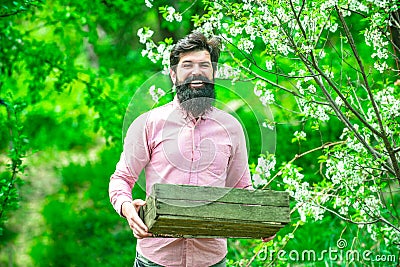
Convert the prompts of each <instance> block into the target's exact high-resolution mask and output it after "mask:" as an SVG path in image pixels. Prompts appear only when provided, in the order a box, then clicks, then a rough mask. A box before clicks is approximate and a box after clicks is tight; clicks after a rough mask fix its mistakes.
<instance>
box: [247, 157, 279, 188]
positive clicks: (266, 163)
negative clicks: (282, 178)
mask: <svg viewBox="0 0 400 267" xmlns="http://www.w3.org/2000/svg"><path fill="white" fill-rule="evenodd" d="M275 165H276V158H275V155H273V154H268V155H267V156H265V155H261V156H260V157H259V158H258V161H257V166H256V168H255V171H254V174H253V175H252V181H253V184H254V186H255V187H258V186H260V185H263V184H266V183H267V182H268V179H269V178H270V177H271V175H272V173H271V172H272V171H274V170H275Z"/></svg>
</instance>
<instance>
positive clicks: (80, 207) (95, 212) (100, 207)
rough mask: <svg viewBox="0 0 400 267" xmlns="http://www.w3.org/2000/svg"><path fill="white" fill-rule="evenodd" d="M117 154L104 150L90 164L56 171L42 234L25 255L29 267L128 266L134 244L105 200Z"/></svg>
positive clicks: (127, 228) (124, 226)
mask: <svg viewBox="0 0 400 267" xmlns="http://www.w3.org/2000/svg"><path fill="white" fill-rule="evenodd" d="M118 155H119V150H118V149H115V148H110V149H108V150H105V151H103V152H102V153H101V155H100V159H99V161H98V162H95V163H90V162H88V163H86V164H74V163H71V164H70V165H68V166H66V167H64V168H63V169H62V170H61V175H62V187H61V189H60V191H58V192H55V193H54V194H52V195H49V196H47V200H46V204H45V206H44V208H43V213H42V214H43V217H44V219H45V222H46V228H45V229H44V232H43V234H42V235H40V236H38V237H36V240H35V245H34V246H33V247H32V250H31V253H30V254H31V257H32V260H33V262H34V265H35V266H99V265H104V266H129V265H131V264H133V259H134V251H135V240H134V238H133V235H132V233H131V231H130V230H129V227H128V226H127V224H126V221H125V220H124V219H123V218H120V217H118V216H117V215H116V214H115V211H114V209H113V208H112V206H111V204H110V202H109V199H108V194H107V192H108V190H107V189H108V181H109V176H110V173H112V172H113V170H114V168H115V159H116V158H118Z"/></svg>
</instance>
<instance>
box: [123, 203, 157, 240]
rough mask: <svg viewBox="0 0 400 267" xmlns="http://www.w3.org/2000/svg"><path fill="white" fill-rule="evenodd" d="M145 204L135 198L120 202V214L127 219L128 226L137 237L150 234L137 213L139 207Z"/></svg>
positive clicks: (140, 237)
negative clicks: (130, 200)
mask: <svg viewBox="0 0 400 267" xmlns="http://www.w3.org/2000/svg"><path fill="white" fill-rule="evenodd" d="M144 205H146V202H145V201H143V200H141V199H135V200H133V201H132V202H124V203H123V204H122V214H123V215H124V216H125V218H126V220H127V221H128V224H129V227H130V228H131V229H132V230H133V235H134V236H135V237H136V238H137V239H142V238H145V237H149V236H152V234H151V233H149V232H148V231H149V229H148V228H147V226H146V225H145V224H144V222H143V221H142V219H140V217H139V215H138V211H139V208H140V207H141V206H144Z"/></svg>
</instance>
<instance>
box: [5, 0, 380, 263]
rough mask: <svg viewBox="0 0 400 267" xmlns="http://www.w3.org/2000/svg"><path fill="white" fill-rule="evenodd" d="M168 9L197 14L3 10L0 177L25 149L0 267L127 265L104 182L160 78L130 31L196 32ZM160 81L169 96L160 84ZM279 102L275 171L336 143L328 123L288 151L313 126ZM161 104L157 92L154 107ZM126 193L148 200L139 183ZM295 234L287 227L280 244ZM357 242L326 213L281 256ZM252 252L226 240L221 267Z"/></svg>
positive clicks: (54, 7) (336, 130)
mask: <svg viewBox="0 0 400 267" xmlns="http://www.w3.org/2000/svg"><path fill="white" fill-rule="evenodd" d="M166 4H169V5H171V4H173V5H174V6H175V7H176V8H177V9H178V8H179V10H186V14H185V17H190V16H191V15H195V14H199V15H201V14H202V13H203V12H204V6H202V4H201V2H197V3H196V5H192V2H191V1H183V0H181V1H175V2H173V1H157V3H154V5H155V7H153V8H152V9H149V8H147V7H146V6H145V5H144V2H143V1H140V0H131V1H124V0H113V1H109V0H92V1H81V0H79V1H78V0H70V1H51V0H50V1H46V2H44V1H0V10H1V11H0V15H1V17H0V29H1V30H0V78H1V79H0V98H1V99H2V100H3V101H4V102H6V103H7V105H8V106H12V107H13V109H12V110H13V111H14V113H12V114H11V113H10V112H9V111H7V108H6V106H5V105H2V106H1V107H0V108H1V109H0V126H1V127H0V140H1V142H0V149H1V151H2V153H1V156H0V171H1V173H2V175H3V176H4V177H5V176H7V175H8V174H7V173H9V171H8V170H7V169H6V165H7V164H9V163H10V157H7V154H8V151H9V150H10V147H13V145H15V144H14V143H15V142H17V141H18V140H19V141H21V140H22V141H23V142H25V145H26V147H27V148H26V149H25V152H26V153H24V154H26V155H20V157H21V158H23V165H24V166H25V169H24V172H23V173H22V174H21V176H20V178H21V179H20V181H19V183H18V185H17V188H18V191H19V195H17V196H16V199H18V200H19V204H18V205H19V207H18V206H17V204H15V206H14V207H11V208H10V207H9V209H8V210H7V214H6V216H7V220H6V221H2V222H1V224H2V225H1V226H2V227H3V228H4V229H3V233H2V235H1V236H0V266H132V265H133V260H134V255H135V244H136V241H135V238H134V237H133V235H132V233H131V230H130V229H129V227H128V225H127V223H126V222H125V220H124V219H122V218H120V217H119V216H118V215H117V214H116V213H115V211H114V210H113V208H112V206H111V204H110V203H109V199H108V192H107V190H108V181H109V177H110V175H111V174H112V173H113V171H114V168H115V164H116V163H117V161H118V160H119V155H120V153H121V148H122V136H123V129H124V117H125V115H126V114H128V115H129V116H132V117H129V118H125V120H126V119H127V120H131V119H132V118H133V117H134V116H135V114H136V113H138V112H139V111H145V110H148V109H149V108H151V107H152V105H153V104H152V102H151V101H150V100H151V97H150V96H149V95H148V96H147V97H148V99H142V98H139V95H138V94H137V93H138V92H139V89H140V88H142V89H143V90H144V91H141V92H147V91H146V90H148V87H146V86H147V84H150V83H151V82H149V81H148V79H149V78H151V77H153V75H154V74H156V73H159V72H160V71H161V70H162V68H161V66H160V65H157V64H153V63H152V62H151V61H150V60H148V59H147V58H145V57H142V56H141V49H142V48H143V45H141V44H139V40H138V37H137V35H136V33H137V31H138V29H139V28H141V27H143V26H144V25H146V26H151V27H152V29H153V30H154V31H155V34H154V38H155V40H159V41H160V40H164V39H165V38H169V37H172V38H173V39H174V40H178V39H179V38H181V37H183V36H184V35H186V34H187V33H189V32H190V31H191V30H192V27H193V25H192V24H191V22H190V20H183V21H182V23H175V24H173V23H166V22H165V21H164V20H163V19H162V17H161V16H160V15H159V14H158V12H157V10H158V7H161V6H164V5H166ZM152 79H153V80H155V81H159V80H158V78H157V77H155V78H154V77H153V78H152ZM153 80H151V81H153ZM160 83H162V85H160V86H164V89H165V90H168V88H165V87H168V83H166V82H165V81H164V82H160ZM146 88H147V89H146ZM228 88H229V86H228V85H226V87H224V86H221V87H220V88H218V91H217V96H218V100H220V101H221V102H222V103H228V102H232V101H233V100H235V98H238V97H237V96H235V95H234V94H232V92H231V90H228ZM240 88H242V89H243V90H248V93H246V92H244V93H243V95H246V94H248V95H252V94H253V92H252V88H250V87H246V86H241V87H240ZM246 88H247V89H246ZM139 93H140V92H139ZM135 94H137V95H135ZM132 97H136V99H135V98H133V99H132ZM278 97H279V98H280V101H281V102H284V103H285V107H286V108H285V109H281V108H279V107H273V108H272V110H271V112H272V115H273V119H274V121H275V122H276V128H275V130H276V135H273V139H274V138H276V144H278V146H276V148H275V146H274V144H271V146H269V149H271V150H276V155H277V161H278V162H285V161H289V160H291V159H292V158H293V155H295V154H296V153H299V152H301V151H306V150H307V148H313V147H317V146H319V145H321V144H322V143H323V142H324V141H328V140H329V141H334V140H337V139H338V137H339V136H340V134H341V132H342V128H341V124H339V123H338V122H337V121H335V120H333V119H332V120H330V121H329V122H327V123H326V124H324V125H321V128H320V132H315V136H307V139H308V141H307V142H306V143H302V144H301V145H300V144H299V143H297V142H292V141H291V140H292V138H293V132H294V131H296V130H299V131H300V130H305V131H306V130H307V128H310V127H312V125H308V124H305V123H302V122H300V121H297V120H296V118H295V117H293V114H292V112H291V111H290V110H296V106H297V104H296V102H295V100H294V98H293V97H292V96H290V95H287V94H285V93H284V92H282V93H281V94H280V95H279V96H278ZM138 99H139V100H138ZM170 99H171V95H166V96H165V97H164V99H162V101H161V102H160V104H162V103H164V102H165V101H169V100H170ZM249 101H252V100H251V99H250V100H249ZM130 103H131V104H130ZM128 107H129V109H128V110H127V108H128ZM260 107H261V106H260ZM9 110H10V109H9ZM130 112H133V114H131V113H130ZM235 112H236V114H237V115H238V116H239V117H240V119H241V121H242V122H243V124H244V126H245V129H246V131H247V132H248V133H251V134H249V135H248V138H249V140H248V141H249V145H250V157H249V164H250V165H253V167H254V164H256V163H257V157H258V155H259V154H260V153H262V152H264V151H260V148H259V147H260V138H261V136H260V131H259V128H258V124H257V123H254V122H255V118H254V114H253V112H252V111H251V110H250V109H249V108H248V107H247V106H238V107H237V108H236V109H235ZM267 112H270V111H267ZM139 113H140V112H139ZM14 126H18V128H17V129H16V128H15V127H14ZM321 133H322V134H321ZM16 135H18V138H19V139H18V140H17V141H16V140H15V136H16ZM271 152H275V151H271ZM316 154H317V153H314V154H311V155H309V156H305V157H303V158H301V159H299V161H298V162H297V164H298V165H299V166H304V167H306V168H305V169H304V172H303V173H304V174H305V175H306V177H308V179H309V181H310V183H311V182H312V181H313V179H319V178H318V177H319V176H318V175H317V174H318V172H319V168H320V166H319V165H315V163H313V162H315V161H313V159H315V158H316V157H317V156H318V155H316ZM133 194H134V195H135V197H138V198H144V197H145V196H144V193H143V191H142V190H141V187H140V186H136V187H135V189H134V191H133ZM4 211H6V210H4ZM294 216H295V215H294ZM294 221H295V220H294ZM294 228H295V226H292V225H288V226H287V227H286V228H285V229H284V230H282V231H281V232H280V233H279V235H278V237H277V240H281V239H282V237H283V236H285V234H286V233H290V232H291V231H292V230H293V229H294ZM343 229H346V231H343ZM362 235H366V234H365V232H361V231H359V229H358V227H356V226H353V225H345V223H344V222H342V221H339V220H338V219H337V218H334V217H331V216H330V215H327V216H325V217H324V219H323V220H322V221H319V222H318V223H308V224H306V225H303V226H300V227H299V229H298V230H297V232H296V235H295V237H294V238H293V239H291V240H290V242H288V244H287V246H286V248H285V249H286V250H288V251H289V250H291V249H297V250H299V251H302V250H305V249H315V250H317V251H318V250H320V251H321V250H323V249H328V248H329V247H333V246H336V243H335V242H336V240H338V239H339V238H340V237H342V238H344V239H346V240H348V242H349V243H350V242H351V240H352V238H353V237H354V236H357V237H359V240H363V242H362V243H360V244H358V246H359V247H365V248H371V247H374V246H375V244H374V243H373V242H370V243H368V240H369V239H368V236H364V237H363V236H362ZM260 244H261V241H260V240H239V239H237V240H236V239H230V240H229V254H228V259H229V262H230V264H231V265H236V266H239V265H240V261H241V260H243V259H247V260H249V259H250V258H252V257H253V256H254V255H255V254H254V253H255V251H256V250H257V248H258V247H259V246H260ZM382 251H383V252H384V250H382ZM332 264H333V265H332ZM305 265H307V264H305ZM253 266H263V261H262V259H261V258H260V257H258V258H257V259H255V261H254V262H253ZM312 266H336V265H334V263H328V265H326V263H324V262H319V263H318V262H316V263H313V264H312Z"/></svg>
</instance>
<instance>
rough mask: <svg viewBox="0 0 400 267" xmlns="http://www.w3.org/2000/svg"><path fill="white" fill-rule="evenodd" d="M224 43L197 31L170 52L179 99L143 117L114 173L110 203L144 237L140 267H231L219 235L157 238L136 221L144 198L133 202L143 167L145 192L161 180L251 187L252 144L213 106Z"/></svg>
mask: <svg viewBox="0 0 400 267" xmlns="http://www.w3.org/2000/svg"><path fill="white" fill-rule="evenodd" d="M219 53H220V49H219V40H218V39H217V38H211V39H207V38H206V37H205V36H204V35H203V34H201V33H199V32H193V33H191V34H189V35H188V36H186V37H185V38H183V39H182V40H180V41H179V42H178V43H177V44H176V45H175V46H174V48H173V50H172V51H171V55H170V66H171V67H170V77H171V80H172V82H173V84H174V86H175V87H176V96H175V98H174V100H173V101H171V102H170V103H168V104H166V105H164V106H161V107H158V108H155V109H153V110H151V111H149V112H147V113H145V114H142V115H141V116H139V117H138V118H137V119H136V120H135V121H134V122H133V123H132V124H131V125H130V127H129V130H128V132H127V135H126V138H125V141H124V151H123V153H122V154H121V158H120V161H119V162H118V164H117V166H116V170H115V172H114V174H113V175H112V176H111V179H110V184H109V195H110V200H111V203H112V205H113V207H114V208H115V210H116V211H117V212H118V213H119V214H120V215H121V216H122V217H124V218H126V220H127V222H128V224H129V226H130V228H131V229H132V230H133V234H134V236H135V237H136V238H137V239H138V243H137V254H136V260H135V265H134V266H190V267H195V266H201V267H204V266H218V267H219V266H226V258H225V257H226V253H227V243H226V239H220V238H201V239H193V238H155V237H152V234H151V233H149V231H148V228H147V227H146V225H145V224H144V223H143V221H142V220H141V219H140V217H139V216H138V210H139V207H140V206H143V205H145V201H143V200H140V199H135V200H132V187H133V186H134V184H135V183H136V181H137V179H138V176H139V174H140V173H141V171H142V170H144V171H145V176H146V194H147V195H149V194H150V193H151V188H152V185H153V184H155V183H172V184H188V185H201V186H203V185H204V186H219V187H236V188H251V181H250V172H249V168H248V162H247V161H248V158H247V149H246V141H245V136H244V132H243V128H242V127H241V125H240V123H239V122H238V121H237V120H236V119H235V118H234V117H233V116H231V115H229V114H228V113H226V112H224V111H222V110H219V109H217V108H216V107H214V106H213V104H214V101H215V91H214V79H215V73H216V68H217V62H218V58H219Z"/></svg>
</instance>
